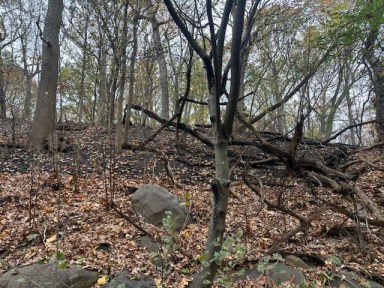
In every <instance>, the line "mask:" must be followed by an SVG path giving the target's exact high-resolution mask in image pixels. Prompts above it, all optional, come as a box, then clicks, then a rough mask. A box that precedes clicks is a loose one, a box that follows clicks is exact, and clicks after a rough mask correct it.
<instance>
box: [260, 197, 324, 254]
mask: <svg viewBox="0 0 384 288" xmlns="http://www.w3.org/2000/svg"><path fill="white" fill-rule="evenodd" d="M329 208H330V207H329V205H328V204H323V205H321V206H320V207H319V208H318V209H316V210H315V211H314V212H313V213H312V214H311V215H309V217H308V218H306V219H304V220H303V221H301V223H300V225H298V226H297V227H296V228H294V229H292V230H291V231H289V232H288V233H286V234H285V235H284V236H283V237H281V238H280V239H278V240H277V241H276V242H275V244H273V246H272V247H271V248H269V250H268V251H267V254H272V253H274V252H276V251H277V249H278V248H279V247H280V246H281V245H282V244H283V243H284V242H286V241H287V240H289V239H290V238H291V237H293V236H295V235H296V234H297V233H299V232H301V231H304V230H307V229H308V228H309V227H310V226H311V223H312V222H313V221H315V220H316V219H317V218H319V217H321V215H323V214H324V212H325V211H327V210H328V209H329Z"/></svg>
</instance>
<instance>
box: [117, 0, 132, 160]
mask: <svg viewBox="0 0 384 288" xmlns="http://www.w3.org/2000/svg"><path fill="white" fill-rule="evenodd" d="M121 37H122V39H121V44H120V52H119V54H120V59H121V63H120V67H121V77H120V84H119V96H118V100H117V123H116V143H115V145H116V152H117V153H120V152H121V146H122V144H123V130H122V129H123V126H122V120H123V102H124V89H125V76H126V74H127V51H126V50H127V48H126V47H127V37H128V0H126V1H125V4H124V24H123V35H122V36H121ZM126 122H128V123H129V118H128V119H126Z"/></svg>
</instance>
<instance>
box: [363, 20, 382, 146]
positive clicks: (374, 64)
mask: <svg viewBox="0 0 384 288" xmlns="http://www.w3.org/2000/svg"><path fill="white" fill-rule="evenodd" d="M371 25H372V26H371V30H370V31H369V34H368V36H367V40H366V43H365V46H366V51H365V59H366V60H367V62H368V64H369V66H370V68H371V80H372V84H373V90H374V91H375V99H374V105H375V108H376V133H377V141H378V142H382V141H384V63H383V58H381V59H380V58H378V57H377V56H376V54H375V42H376V41H377V39H378V36H379V30H380V26H377V25H375V26H374V25H373V24H371Z"/></svg>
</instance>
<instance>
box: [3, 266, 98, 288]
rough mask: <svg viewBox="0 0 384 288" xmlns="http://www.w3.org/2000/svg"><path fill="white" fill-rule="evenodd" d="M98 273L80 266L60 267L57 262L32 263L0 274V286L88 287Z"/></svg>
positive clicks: (93, 282)
mask: <svg viewBox="0 0 384 288" xmlns="http://www.w3.org/2000/svg"><path fill="white" fill-rule="evenodd" d="M97 279H98V273H97V272H92V271H88V270H85V269H83V268H81V267H80V266H73V267H71V268H65V269H60V268H58V266H57V263H48V264H32V265H28V266H25V267H20V268H14V269H11V270H9V271H8V272H6V273H4V274H2V275H1V276H0V287H1V288H34V287H40V288H41V287H43V288H68V287H71V288H88V287H92V286H93V285H94V284H96V282H97Z"/></svg>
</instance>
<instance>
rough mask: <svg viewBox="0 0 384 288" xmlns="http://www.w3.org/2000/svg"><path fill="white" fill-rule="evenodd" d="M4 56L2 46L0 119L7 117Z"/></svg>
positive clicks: (0, 58) (0, 59)
mask: <svg viewBox="0 0 384 288" xmlns="http://www.w3.org/2000/svg"><path fill="white" fill-rule="evenodd" d="M3 65H4V64H3V58H2V56H1V47H0V119H6V118H7V106H6V105H7V103H6V101H5V99H6V98H5V90H4V75H3V74H4V71H3Z"/></svg>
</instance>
